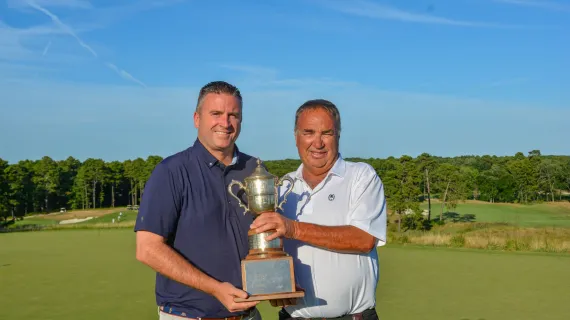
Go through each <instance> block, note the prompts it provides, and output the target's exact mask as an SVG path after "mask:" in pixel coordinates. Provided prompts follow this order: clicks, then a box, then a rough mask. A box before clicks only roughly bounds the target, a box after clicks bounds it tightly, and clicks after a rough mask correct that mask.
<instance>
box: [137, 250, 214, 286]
mask: <svg viewBox="0 0 570 320" xmlns="http://www.w3.org/2000/svg"><path fill="white" fill-rule="evenodd" d="M137 245H138V244H137ZM137 259H138V260H139V261H141V262H142V263H144V264H146V265H148V266H149V267H151V268H152V269H154V270H155V271H157V272H159V273H161V274H163V275H164V276H166V277H168V278H170V279H172V280H175V281H178V282H180V283H182V284H185V285H187V286H190V287H193V288H195V289H198V290H201V291H203V292H206V293H208V294H210V295H213V294H214V292H215V290H216V287H217V286H218V285H219V284H220V283H219V282H218V281H217V280H215V279H213V278H211V277H209V276H208V275H206V274H204V273H203V272H201V271H200V270H198V269H197V268H196V267H194V266H193V265H192V264H191V263H189V262H188V261H186V260H185V259H184V258H183V257H182V256H180V255H179V254H178V253H177V252H176V251H174V250H173V249H172V248H170V247H169V246H168V245H167V244H165V243H163V242H152V243H150V242H147V243H145V244H144V245H141V246H140V247H139V248H137Z"/></svg>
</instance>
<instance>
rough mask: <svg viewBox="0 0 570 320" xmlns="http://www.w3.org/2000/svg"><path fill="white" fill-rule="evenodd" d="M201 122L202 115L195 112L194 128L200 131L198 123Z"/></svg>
mask: <svg viewBox="0 0 570 320" xmlns="http://www.w3.org/2000/svg"><path fill="white" fill-rule="evenodd" d="M199 122H200V115H199V114H198V112H196V111H195V112H194V128H196V129H198V127H199V125H198V123H199Z"/></svg>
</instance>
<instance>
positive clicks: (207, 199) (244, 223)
mask: <svg viewBox="0 0 570 320" xmlns="http://www.w3.org/2000/svg"><path fill="white" fill-rule="evenodd" d="M236 151H237V161H236V162H235V164H232V165H229V166H227V167H226V166H224V165H223V164H222V163H221V162H219V161H218V160H217V159H216V158H215V157H214V156H213V155H212V154H210V153H209V152H208V151H207V150H206V148H205V147H204V146H203V145H202V144H201V143H200V141H199V140H198V139H196V142H195V143H194V145H193V146H191V147H190V148H188V149H186V150H184V151H181V152H179V153H177V154H174V155H172V156H169V157H167V158H165V159H164V160H163V161H162V162H160V163H159V164H158V165H157V166H156V167H155V169H154V171H153V172H152V174H151V176H150V178H149V180H148V182H147V183H146V186H145V188H144V193H143V195H142V200H141V204H140V207H139V213H138V216H137V221H136V224H135V231H139V230H146V231H150V232H153V233H156V234H158V235H161V236H163V237H165V238H166V239H167V243H168V244H169V245H170V246H172V247H173V248H174V249H175V250H176V251H178V252H179V253H180V254H181V255H182V256H183V257H185V258H186V259H187V260H188V261H189V262H190V263H192V264H193V265H194V266H195V267H197V268H198V269H200V270H202V271H203V272H204V273H206V274H207V275H209V276H210V277H213V278H215V279H217V280H218V281H221V282H229V283H231V284H233V285H234V286H235V287H237V288H240V289H242V288H243V287H242V280H241V260H243V259H244V258H245V257H246V256H247V254H248V251H249V248H248V239H247V232H248V230H249V229H250V225H251V223H252V222H253V219H252V216H251V214H250V213H249V212H248V213H247V214H245V215H244V214H243V213H244V209H243V208H240V207H239V205H238V203H237V201H236V199H235V198H233V197H232V196H231V195H230V194H229V193H228V192H227V186H228V185H229V184H230V182H231V181H232V180H238V181H240V182H243V181H244V179H245V178H246V177H247V176H249V175H250V174H252V173H253V171H254V169H255V167H256V166H257V159H256V158H253V157H251V156H249V155H247V154H244V153H242V152H240V151H239V149H237V147H236ZM232 190H233V193H234V194H236V193H238V187H237V186H235V187H234V188H233V189H232ZM238 195H240V198H241V200H242V202H243V203H244V204H245V205H247V199H246V197H245V195H244V192H243V191H242V192H239V194H238ZM155 291H156V302H157V304H158V305H159V306H166V307H172V308H173V309H174V310H177V311H180V312H185V313H186V314H187V315H188V316H189V317H193V318H197V317H215V318H224V317H230V316H234V315H238V314H239V313H230V312H229V311H228V310H227V309H226V308H225V307H224V305H223V304H222V303H220V302H219V301H218V300H217V299H216V298H214V297H213V296H210V295H209V294H206V293H204V292H202V291H199V290H196V289H193V288H191V287H189V286H186V285H184V284H181V283H179V282H177V281H174V280H171V279H169V278H167V277H165V276H163V275H162V274H160V273H157V275H156V289H155Z"/></svg>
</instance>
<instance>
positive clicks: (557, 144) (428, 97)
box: [0, 78, 570, 161]
mask: <svg viewBox="0 0 570 320" xmlns="http://www.w3.org/2000/svg"><path fill="white" fill-rule="evenodd" d="M275 80H276V81H281V79H280V78H276V79H275ZM331 81H334V79H331ZM232 82H233V83H234V84H236V85H237V86H238V87H239V88H240V90H241V91H242V94H243V96H244V102H245V106H244V124H243V131H242V135H241V137H240V139H239V140H238V144H239V145H240V148H242V150H244V151H246V152H248V153H250V154H255V155H258V156H260V157H261V158H262V159H266V160H269V159H275V158H284V157H296V149H295V145H294V141H293V136H292V128H293V121H294V113H295V110H296V108H297V107H298V106H299V105H300V104H302V103H303V102H304V101H306V100H308V99H314V98H325V99H329V100H331V101H333V102H334V103H335V104H337V105H338V107H339V109H340V111H341V115H342V119H343V128H344V130H343V136H342V138H341V151H342V152H343V154H344V155H345V156H362V157H368V156H375V157H378V156H380V157H385V156H390V155H393V156H398V155H401V154H410V155H417V154H419V153H421V152H424V151H425V152H430V153H432V154H436V155H458V154H465V153H467V154H481V153H492V154H505V153H507V154H514V153H515V152H516V151H520V150H532V149H536V148H539V149H541V150H543V151H544V153H556V152H558V153H561V152H564V150H568V147H570V145H569V144H568V142H565V141H558V140H556V139H554V140H552V139H548V137H550V136H567V135H570V127H568V126H567V124H566V122H567V121H566V120H565V119H567V118H570V109H567V108H566V109H564V108H559V109H555V107H549V106H546V105H530V104H527V105H525V104H516V103H508V102H501V101H489V100H478V99H465V98H461V97H453V96H444V95H435V94H422V93H415V92H392V91H384V90H381V89H379V88H374V87H366V86H364V85H353V86H346V87H342V86H339V87H329V86H305V85H303V83H305V81H291V82H292V83H294V84H296V85H295V86H291V87H280V86H257V85H256V83H250V82H248V81H247V80H243V79H242V80H240V79H239V78H236V79H235V81H232ZM198 90H199V88H198V87H192V88H186V87H163V88H156V87H149V88H146V89H142V88H140V87H137V86H112V85H86V84H79V83H63V82H48V81H44V80H37V81H31V80H28V82H25V83H19V82H11V83H3V84H2V85H1V86H0V96H2V97H3V101H6V102H7V103H5V104H3V107H2V112H6V113H9V114H11V115H12V116H11V119H12V120H11V121H10V122H9V123H7V124H6V125H4V126H1V127H0V136H4V135H10V136H14V132H18V134H17V135H16V138H15V139H4V140H1V139H0V150H2V155H0V156H1V157H2V158H4V159H8V160H9V161H17V160H20V159H24V158H40V157H41V156H44V155H49V156H52V157H54V158H60V159H61V158H65V157H67V156H69V155H72V156H75V157H78V158H82V159H84V158H86V157H90V156H91V157H103V158H106V159H126V158H134V157H137V156H143V155H147V154H161V155H168V154H171V153H173V152H176V151H179V150H182V149H183V148H185V147H187V146H188V145H189V144H190V143H191V142H192V141H193V139H194V138H195V129H194V128H193V125H192V113H193V111H194V107H195V101H196V97H197V94H198ZM537 115H540V119H537ZM29 127H33V128H34V130H22V128H29ZM483 128H484V129H483ZM528 128H533V129H532V132H533V133H532V134H526V135H525V136H521V132H523V133H524V132H528ZM39 132H41V134H38V133H39ZM425 137H430V139H429V140H425ZM466 141H467V142H468V143H466ZM22 146H25V147H22ZM529 148H530V149H529Z"/></svg>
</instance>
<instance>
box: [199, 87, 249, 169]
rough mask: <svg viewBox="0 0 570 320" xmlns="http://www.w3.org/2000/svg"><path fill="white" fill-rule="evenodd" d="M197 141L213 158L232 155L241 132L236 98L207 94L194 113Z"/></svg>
mask: <svg viewBox="0 0 570 320" xmlns="http://www.w3.org/2000/svg"><path fill="white" fill-rule="evenodd" d="M194 126H195V127H196V128H197V129H198V139H199V140H200V142H202V144H203V145H204V147H205V148H206V149H207V150H208V151H210V153H212V154H213V155H214V156H215V157H217V158H218V159H220V160H221V161H223V160H222V158H227V157H229V158H230V159H231V157H232V155H233V150H234V149H233V148H234V143H235V141H236V140H237V138H238V136H239V133H240V131H241V104H240V101H239V99H238V98H236V97H235V96H232V95H230V94H226V93H221V94H217V93H208V94H207V95H206V96H205V97H204V99H203V100H202V103H201V105H200V108H199V109H198V110H197V111H196V112H195V113H194Z"/></svg>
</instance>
